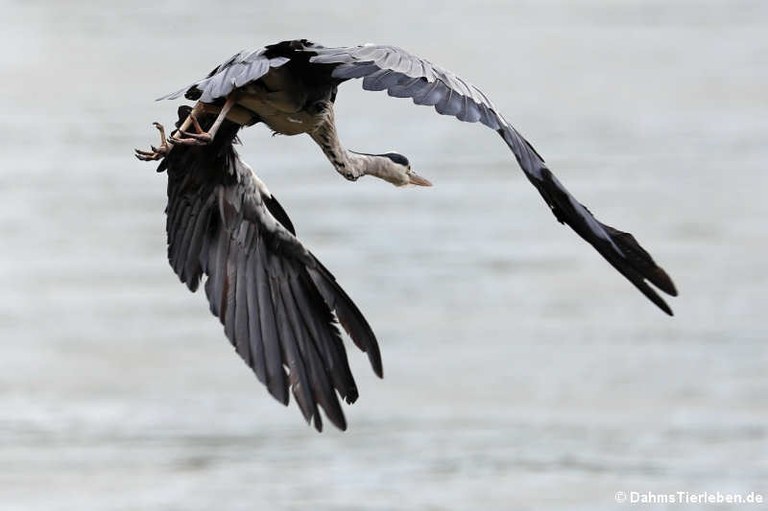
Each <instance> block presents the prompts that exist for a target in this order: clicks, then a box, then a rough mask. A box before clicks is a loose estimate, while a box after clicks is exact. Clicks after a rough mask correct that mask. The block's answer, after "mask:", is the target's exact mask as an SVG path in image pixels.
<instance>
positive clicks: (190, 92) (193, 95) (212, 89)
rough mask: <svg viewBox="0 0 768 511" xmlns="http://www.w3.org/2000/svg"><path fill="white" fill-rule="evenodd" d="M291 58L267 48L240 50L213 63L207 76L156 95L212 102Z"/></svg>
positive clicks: (162, 98)
mask: <svg viewBox="0 0 768 511" xmlns="http://www.w3.org/2000/svg"><path fill="white" fill-rule="evenodd" d="M289 60H290V59H288V58H287V57H283V56H277V55H269V53H268V49H267V48H260V49H258V50H253V51H245V50H244V51H241V52H240V53H237V54H235V55H233V56H232V57H230V58H229V59H227V60H226V61H224V62H222V63H221V64H219V65H218V66H216V67H215V68H214V69H213V70H212V71H211V72H210V73H208V76H206V77H205V78H203V79H202V80H198V81H196V82H194V83H192V84H190V85H187V86H186V87H184V88H183V89H179V90H177V91H176V92H172V93H170V94H166V95H165V96H162V97H160V98H158V101H160V100H164V99H176V98H178V97H180V96H181V95H184V97H186V98H187V99H193V100H199V101H202V102H204V103H212V102H214V101H215V100H216V99H219V98H224V97H226V96H227V95H228V94H229V93H230V92H232V91H233V90H234V89H235V88H237V87H242V86H243V85H245V84H247V83H250V82H254V81H256V80H258V79H259V78H261V77H263V76H264V75H265V74H267V73H268V72H269V70H270V69H271V68H273V67H280V66H282V65H283V64H285V63H286V62H288V61H289Z"/></svg>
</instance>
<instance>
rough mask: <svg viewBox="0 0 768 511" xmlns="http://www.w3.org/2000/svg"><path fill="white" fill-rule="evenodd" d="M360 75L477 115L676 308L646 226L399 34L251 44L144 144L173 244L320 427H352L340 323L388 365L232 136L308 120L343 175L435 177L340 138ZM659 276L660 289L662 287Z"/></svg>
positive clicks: (567, 210) (194, 89)
mask: <svg viewBox="0 0 768 511" xmlns="http://www.w3.org/2000/svg"><path fill="white" fill-rule="evenodd" d="M355 78H362V79H363V88H364V89H366V90H374V91H378V90H386V91H387V93H388V94H389V95H390V96H394V97H401V98H411V99H412V100H413V102H414V103H415V104H418V105H428V106H433V107H434V108H435V110H436V111H437V112H438V113H440V114H444V115H449V116H453V117H456V118H458V119H459V120H461V121H466V122H472V123H474V122H480V123H481V124H483V125H485V126H487V127H488V128H490V129H492V130H494V131H496V133H497V134H498V135H499V136H501V138H502V139H503V140H504V142H505V143H506V144H507V145H508V146H509V148H510V149H511V150H512V153H513V154H514V156H515V158H516V159H517V162H518V164H519V166H520V167H521V169H522V170H523V172H524V173H525V175H526V177H527V178H528V180H529V181H530V182H531V183H532V184H533V186H534V187H535V188H536V189H537V190H538V192H539V193H540V194H541V196H542V197H543V199H544V201H545V202H546V204H547V205H548V206H549V208H550V210H551V211H552V213H553V214H554V215H555V218H556V219H557V220H558V221H559V222H560V223H562V224H567V225H568V226H570V227H571V228H572V229H573V230H574V231H575V232H576V233H577V234H578V235H579V236H580V237H581V238H583V239H584V240H585V241H587V242H588V243H589V244H591V245H592V246H593V247H594V248H595V249H596V250H597V251H598V252H599V253H600V255H602V256H603V257H604V258H605V259H606V260H607V261H608V262H609V263H610V264H611V265H612V266H613V267H614V268H615V269H616V270H618V271H619V272H620V273H621V274H622V275H623V276H624V277H625V278H626V279H627V280H629V281H630V282H631V283H632V284H633V285H634V286H635V287H636V288H637V289H639V290H640V292H642V293H643V295H645V296H646V297H647V298H648V299H649V300H650V301H651V302H653V303H654V304H655V305H656V306H657V307H659V308H660V309H661V310H662V311H664V312H665V313H667V314H669V315H672V310H671V309H670V308H669V306H668V305H667V303H666V302H665V301H664V300H663V299H662V298H661V297H660V296H659V294H658V293H657V291H656V290H659V291H661V292H663V293H666V294H668V295H670V296H676V295H677V290H676V288H675V285H674V283H673V282H672V280H671V278H670V277H669V276H668V275H667V273H666V272H665V271H664V270H663V269H662V268H661V267H659V266H658V265H657V264H656V262H655V261H654V260H653V258H652V257H651V256H650V254H648V252H646V251H645V250H644V249H643V248H642V247H641V246H640V244H639V243H638V242H637V241H636V240H635V238H634V237H633V236H632V235H631V234H629V233H626V232H623V231H620V230H618V229H615V228H614V227H611V226H609V225H606V224H603V223H602V222H600V221H599V220H597V219H596V218H595V217H594V216H593V215H592V213H591V212H590V211H589V210H588V209H587V208H586V207H585V206H584V205H582V204H581V203H580V202H579V201H577V200H576V199H575V198H574V197H573V196H572V195H571V194H570V193H569V192H568V190H566V188H565V187H564V186H563V185H562V184H561V183H560V181H559V180H558V179H557V178H556V177H555V176H554V174H553V173H552V172H551V171H550V169H549V168H548V167H547V165H546V164H545V163H544V160H543V159H542V157H541V156H540V155H539V154H538V153H537V152H536V150H535V149H534V148H533V146H532V145H531V144H530V143H529V142H528V141H527V140H526V139H525V138H523V136H522V135H521V134H520V133H519V132H518V131H517V130H516V129H515V128H514V127H513V126H512V125H511V124H510V123H509V122H507V120H506V119H505V118H504V116H503V115H502V114H501V113H500V111H499V110H498V109H497V108H496V107H495V106H494V104H493V103H492V102H491V101H490V100H489V99H488V97H487V96H486V95H485V94H484V93H483V92H481V91H480V90H479V89H478V88H476V87H475V86H473V85H471V84H470V83H469V82H467V81H466V80H464V79H462V78H460V77H458V76H457V75H455V74H453V73H451V72H449V71H447V70H445V69H443V68H441V67H439V66H437V65H434V64H432V63H431V62H429V61H427V60H425V59H422V58H419V57H417V56H415V55H413V54H411V53H409V52H407V51H405V50H403V49H400V48H397V47H393V46H379V45H370V44H367V45H362V46H353V47H338V48H327V47H323V46H320V45H317V44H314V43H312V42H310V41H307V40H305V39H302V40H294V41H284V42H280V43H277V44H272V45H268V46H265V47H264V48H260V49H257V50H254V51H242V52H240V53H237V54H235V55H234V56H232V57H231V58H229V59H228V60H226V61H225V62H224V63H222V64H221V65H219V66H217V67H216V68H214V69H213V70H212V71H211V72H210V73H209V74H208V75H207V76H206V77H205V78H203V79H201V80H198V81H196V82H194V83H192V84H191V85H189V86H186V87H184V88H182V89H180V90H178V91H176V92H174V93H171V94H169V95H167V96H164V97H163V98H160V99H177V98H179V97H181V96H182V95H183V96H185V97H186V98H187V99H190V100H193V101H196V103H195V105H194V107H192V108H190V107H181V108H180V109H179V120H178V122H177V129H176V130H175V131H174V132H173V133H172V134H171V135H170V137H166V135H165V131H164V128H163V126H162V125H160V124H157V123H155V126H156V127H157V129H158V130H159V131H160V140H161V142H160V145H159V146H158V147H154V146H153V147H152V148H151V150H150V151H141V150H136V156H137V157H138V158H139V159H142V160H162V161H161V163H160V166H159V168H158V171H167V173H168V207H167V209H166V214H167V224H166V230H167V234H168V256H169V260H170V263H171V266H172V267H173V269H174V271H175V272H176V274H177V275H178V277H179V278H180V279H181V281H182V282H184V283H185V284H186V285H187V286H188V287H189V289H190V290H192V291H195V290H196V289H197V287H198V285H199V283H200V281H201V278H202V277H203V275H205V276H206V277H207V279H206V282H205V290H206V294H207V297H208V300H209V302H210V307H211V311H212V312H213V314H214V315H216V316H218V317H219V319H220V320H221V322H222V323H223V324H224V331H225V334H226V336H227V338H228V339H229V340H230V342H231V343H232V344H233V345H234V347H235V349H236V351H237V352H238V353H239V354H240V356H241V357H242V358H243V359H244V360H245V362H246V363H247V364H248V365H249V366H250V367H251V368H252V369H253V371H254V372H255V373H256V375H257V377H258V378H259V380H260V381H262V382H263V383H264V384H265V385H266V386H267V388H268V390H269V392H270V393H271V394H272V395H273V396H274V397H275V398H277V399H278V400H279V401H281V402H283V403H285V404H287V403H288V389H289V388H290V390H291V391H292V393H293V394H294V396H295V399H296V401H297V402H298V404H299V407H300V409H301V411H302V413H303V414H304V417H305V419H306V420H307V421H308V422H313V423H314V425H315V427H316V428H317V429H318V430H320V429H322V420H321V416H320V413H319V409H318V406H319V407H320V408H322V409H323V410H324V411H325V414H326V415H327V417H328V418H329V419H330V420H331V422H332V423H333V424H334V425H336V426H337V427H339V428H340V429H345V428H346V422H345V419H344V414H343V412H342V410H341V407H340V404H339V400H338V396H340V397H341V398H343V399H345V400H346V401H347V402H350V403H351V402H353V401H354V400H355V399H356V398H357V389H356V387H355V382H354V379H353V377H352V374H351V372H350V369H349V365H348V361H347V356H346V352H345V350H344V347H343V344H342V341H341V337H340V333H339V329H338V328H337V325H338V323H340V324H341V325H342V326H343V328H344V329H345V330H346V331H347V333H348V334H349V335H350V337H351V338H352V340H353V341H354V343H355V344H356V345H357V346H358V347H359V348H360V349H362V350H363V351H364V352H366V353H367V354H368V357H369V360H370V362H371V364H372V367H373V369H374V371H375V372H376V374H377V375H379V376H381V375H382V366H381V357H380V353H379V347H378V343H377V340H376V337H375V335H374V334H373V331H372V330H371V327H370V326H369V325H368V323H367V321H366V320H365V318H364V317H363V315H362V314H361V313H360V311H359V309H358V308H357V307H356V306H355V305H354V303H353V302H352V300H351V299H350V298H349V297H348V296H347V294H346V293H345V292H344V291H343V289H342V288H341V287H340V286H339V284H338V283H337V282H336V280H335V278H334V277H333V275H332V274H331V273H330V272H329V271H328V270H327V269H326V268H325V267H324V266H323V265H322V264H321V263H320V262H319V261H318V260H317V259H316V258H315V257H314V255H312V254H311V253H310V252H309V251H308V250H307V249H306V248H305V247H304V246H303V245H302V244H301V242H300V241H299V240H298V239H297V238H296V233H295V230H294V228H293V226H292V224H291V222H290V220H289V219H288V216H287V215H286V213H285V211H284V210H283V209H282V208H281V207H280V205H279V203H278V202H277V201H276V200H275V199H274V197H273V196H272V195H271V193H270V192H269V191H268V189H267V188H266V186H265V185H264V184H263V183H262V182H261V181H260V180H259V178H258V177H257V176H256V174H255V173H254V172H253V171H252V170H251V168H250V167H249V166H248V165H247V164H246V163H245V162H243V161H242V160H241V159H240V157H239V156H238V154H237V152H236V151H235V149H234V147H233V143H234V142H235V140H236V135H237V133H238V131H239V130H240V128H241V127H243V126H250V125H253V124H256V123H264V124H265V125H267V126H268V127H269V128H270V129H272V130H273V131H274V132H276V133H280V134H284V135H297V134H301V133H306V134H308V135H309V136H310V137H311V138H312V139H313V140H314V141H315V142H316V143H317V144H318V145H319V146H320V148H321V150H322V151H323V153H324V154H325V155H326V157H327V158H328V160H329V161H330V162H331V164H332V165H333V167H334V168H335V169H336V170H337V171H338V172H339V173H340V174H341V175H342V176H344V177H345V178H346V179H349V180H352V181H354V180H357V179H358V178H360V177H362V176H366V175H370V176H375V177H378V178H380V179H383V180H385V181H388V182H390V183H392V184H394V185H396V186H404V185H418V186H430V185H431V183H430V182H429V181H428V180H427V179H425V178H423V177H421V176H419V175H418V174H416V172H414V171H413V169H412V168H411V165H410V162H409V161H408V159H407V158H406V157H405V156H403V155H401V154H398V153H393V152H389V153H383V154H369V153H361V152H355V151H351V150H348V149H346V148H344V147H343V145H342V144H341V142H340V140H339V137H338V134H337V131H336V126H335V122H334V110H333V104H334V101H335V98H336V92H337V88H338V86H339V85H340V84H341V83H343V82H346V81H348V80H351V79H355ZM654 287H655V289H654Z"/></svg>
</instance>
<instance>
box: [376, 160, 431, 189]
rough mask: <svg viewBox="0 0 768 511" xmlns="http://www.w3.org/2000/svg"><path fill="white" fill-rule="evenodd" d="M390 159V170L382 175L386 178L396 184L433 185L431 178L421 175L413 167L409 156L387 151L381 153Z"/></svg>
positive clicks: (388, 165)
mask: <svg viewBox="0 0 768 511" xmlns="http://www.w3.org/2000/svg"><path fill="white" fill-rule="evenodd" d="M380 156H382V157H384V158H386V159H388V160H389V161H390V163H388V164H387V167H389V169H387V170H389V172H387V173H386V174H385V175H382V176H380V177H382V178H384V179H386V180H387V181H389V182H390V183H392V184H393V185H395V186H408V185H415V186H432V183H430V182H429V180H427V179H425V178H423V177H421V176H420V175H418V174H417V173H416V172H414V170H413V169H411V163H410V162H409V161H408V158H406V157H405V156H403V155H402V154H400V153H394V152H392V153H385V154H382V155H380Z"/></svg>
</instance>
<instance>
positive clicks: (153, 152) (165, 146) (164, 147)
mask: <svg viewBox="0 0 768 511" xmlns="http://www.w3.org/2000/svg"><path fill="white" fill-rule="evenodd" d="M152 125H153V126H154V127H155V128H157V131H159V132H160V145H159V146H158V147H155V146H153V145H151V146H149V147H150V150H149V151H142V150H141V149H134V151H135V152H134V156H136V158H138V159H139V160H141V161H153V160H162V159H163V158H165V157H166V156H167V155H168V153H169V152H170V150H171V145H170V144H169V143H168V140H167V139H166V137H165V128H164V127H163V125H162V124H160V123H159V122H153V123H152Z"/></svg>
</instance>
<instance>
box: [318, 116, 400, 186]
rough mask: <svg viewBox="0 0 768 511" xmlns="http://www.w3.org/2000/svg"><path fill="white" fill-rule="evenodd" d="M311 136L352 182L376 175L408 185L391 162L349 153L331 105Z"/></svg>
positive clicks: (373, 155)
mask: <svg viewBox="0 0 768 511" xmlns="http://www.w3.org/2000/svg"><path fill="white" fill-rule="evenodd" d="M309 135H310V136H311V137H312V140H314V141H315V143H317V145H319V146H320V149H322V151H323V153H324V154H325V156H326V157H327V158H328V161H330V162H331V164H332V165H333V167H334V168H335V169H336V171H337V172H338V173H339V174H341V175H342V176H344V177H345V178H346V179H349V180H350V181H356V180H357V179H358V178H360V177H362V176H374V177H378V178H379V179H383V180H385V181H388V182H390V183H392V184H394V185H396V186H402V185H404V184H407V183H408V179H407V177H406V176H405V173H404V172H403V170H402V169H401V168H400V167H399V166H398V165H396V164H395V163H394V162H393V161H392V160H391V159H389V158H387V157H385V156H381V155H378V154H367V153H358V152H355V151H348V150H347V149H345V148H344V146H342V145H341V141H340V140H339V136H338V133H337V132H336V124H335V122H334V115H333V106H331V105H329V106H328V107H327V108H326V109H325V111H324V112H323V119H322V120H321V122H319V123H318V124H317V127H316V128H315V129H314V130H313V131H310V132H309Z"/></svg>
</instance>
